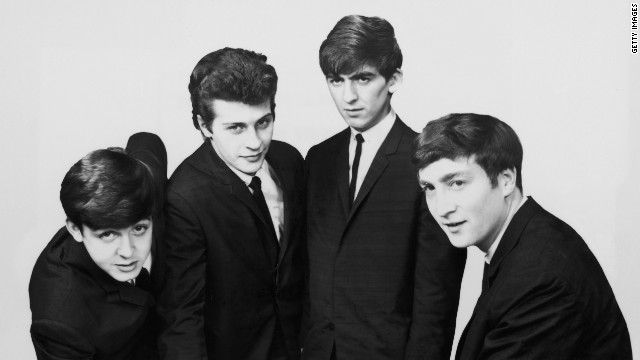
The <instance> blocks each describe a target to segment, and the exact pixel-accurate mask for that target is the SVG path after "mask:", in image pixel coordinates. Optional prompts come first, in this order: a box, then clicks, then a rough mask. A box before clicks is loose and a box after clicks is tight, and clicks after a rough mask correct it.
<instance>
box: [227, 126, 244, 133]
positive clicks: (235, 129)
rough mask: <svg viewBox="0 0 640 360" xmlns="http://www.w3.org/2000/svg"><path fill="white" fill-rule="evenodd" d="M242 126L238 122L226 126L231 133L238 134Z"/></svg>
mask: <svg viewBox="0 0 640 360" xmlns="http://www.w3.org/2000/svg"><path fill="white" fill-rule="evenodd" d="M242 129H243V126H242V125H240V124H233V125H229V126H227V130H229V131H231V132H232V133H233V134H239V133H241V132H242Z"/></svg>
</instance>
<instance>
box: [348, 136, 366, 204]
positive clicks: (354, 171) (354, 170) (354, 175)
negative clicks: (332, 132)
mask: <svg viewBox="0 0 640 360" xmlns="http://www.w3.org/2000/svg"><path fill="white" fill-rule="evenodd" d="M356 142H357V143H358V144H357V145H356V155H355V156H354V157H353V165H352V166H351V183H350V184H349V205H350V206H351V205H352V204H353V201H354V200H355V195H356V182H357V181H358V167H359V166H360V155H362V143H363V142H364V139H363V138H362V134H356Z"/></svg>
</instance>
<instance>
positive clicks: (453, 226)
mask: <svg viewBox="0 0 640 360" xmlns="http://www.w3.org/2000/svg"><path fill="white" fill-rule="evenodd" d="M465 222H466V221H458V222H448V223H443V224H442V225H444V226H445V227H446V228H447V229H448V230H449V231H450V232H452V233H456V232H458V231H459V230H460V228H461V227H462V224H464V223H465Z"/></svg>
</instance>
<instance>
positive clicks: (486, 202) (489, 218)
mask: <svg viewBox="0 0 640 360" xmlns="http://www.w3.org/2000/svg"><path fill="white" fill-rule="evenodd" d="M514 176H515V172H514V171H512V170H505V171H503V172H502V173H501V174H500V175H498V183H497V185H496V186H492V184H491V180H490V179H489V177H488V176H487V173H486V172H485V171H484V169H482V167H480V166H479V165H478V164H477V163H476V162H475V160H474V159H473V157H471V158H459V159H457V160H455V161H453V160H449V159H440V160H438V161H435V162H433V163H431V164H430V165H428V166H426V167H425V168H422V169H420V171H419V172H418V177H419V179H420V185H421V186H422V188H423V189H424V192H425V195H426V200H427V205H428V206H429V211H430V212H431V214H432V215H433V217H434V219H436V221H437V222H438V224H439V225H440V227H442V229H444V231H445V233H446V234H447V236H448V237H449V240H450V241H451V244H453V246H455V247H458V248H465V247H469V246H473V245H475V246H477V247H478V248H479V249H480V250H482V251H484V252H486V251H487V250H488V249H489V247H490V246H491V244H492V243H493V241H494V240H495V239H496V237H497V235H498V234H499V233H500V230H501V229H502V227H503V225H504V224H505V223H506V221H507V219H508V216H509V204H510V202H509V200H508V199H507V196H509V195H510V194H511V193H513V191H514V188H515V177H514Z"/></svg>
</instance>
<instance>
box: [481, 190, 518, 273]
mask: <svg viewBox="0 0 640 360" xmlns="http://www.w3.org/2000/svg"><path fill="white" fill-rule="evenodd" d="M525 201H527V197H526V196H523V197H522V201H520V205H518V209H520V208H521V207H522V205H523V204H524V202H525ZM518 209H516V211H515V212H514V214H515V213H516V212H518ZM510 221H511V219H509V221H505V223H504V224H503V225H502V229H500V232H499V233H498V236H497V237H496V240H495V241H494V242H493V244H491V246H490V247H489V250H487V253H486V254H485V255H484V262H486V263H487V264H489V263H491V259H492V258H493V254H495V253H496V249H497V248H498V244H499V243H500V240H502V235H504V232H505V230H507V226H508V225H509V222H510Z"/></svg>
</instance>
